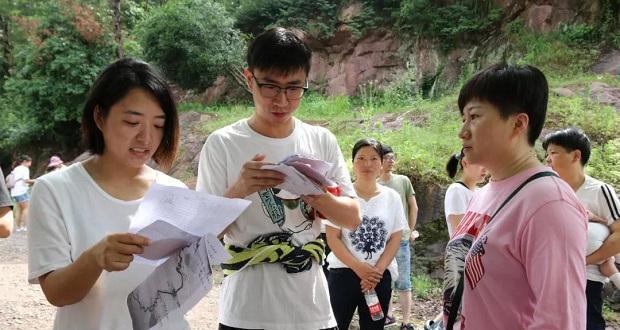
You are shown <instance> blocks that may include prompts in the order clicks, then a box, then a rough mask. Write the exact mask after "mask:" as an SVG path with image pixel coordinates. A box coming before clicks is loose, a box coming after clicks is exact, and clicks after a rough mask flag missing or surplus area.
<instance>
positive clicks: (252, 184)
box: [224, 154, 285, 198]
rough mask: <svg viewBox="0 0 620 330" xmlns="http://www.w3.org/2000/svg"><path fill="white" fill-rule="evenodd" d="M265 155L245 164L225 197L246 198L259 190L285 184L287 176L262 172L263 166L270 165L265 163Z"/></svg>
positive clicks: (255, 157) (267, 171)
mask: <svg viewBox="0 0 620 330" xmlns="http://www.w3.org/2000/svg"><path fill="white" fill-rule="evenodd" d="M263 160H265V155H261V154H258V155H256V156H254V158H252V160H250V161H248V162H247V163H245V164H243V167H242V168H241V173H240V175H239V179H237V182H235V183H234V184H233V185H232V186H231V187H230V188H228V190H227V191H226V192H225V193H224V197H229V198H245V197H247V196H248V195H251V194H253V193H255V192H257V191H259V190H263V189H267V188H273V187H275V186H277V185H279V184H281V183H282V182H284V178H285V175H284V174H282V173H280V172H277V171H273V170H262V169H261V167H263V165H267V164H270V163H267V162H263Z"/></svg>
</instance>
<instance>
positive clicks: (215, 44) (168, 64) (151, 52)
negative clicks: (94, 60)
mask: <svg viewBox="0 0 620 330" xmlns="http://www.w3.org/2000/svg"><path fill="white" fill-rule="evenodd" d="M138 29H139V42H140V44H141V45H142V49H143V52H144V56H145V58H146V59H147V60H148V61H151V62H153V63H155V64H157V65H158V66H159V67H160V68H161V69H162V71H163V72H164V73H165V74H166V75H167V77H168V78H170V79H171V80H172V81H174V82H175V83H177V84H179V85H180V86H181V87H183V88H186V89H195V90H201V89H204V88H206V87H209V86H210V85H212V84H213V82H214V81H215V79H216V78H217V76H219V75H222V74H225V73H227V72H228V71H229V70H230V68H232V67H235V66H240V65H242V63H243V60H242V58H243V41H242V38H241V33H240V32H239V31H238V30H237V29H236V28H235V27H234V26H233V19H232V18H231V17H229V16H228V14H227V12H226V10H225V9H224V7H223V6H222V5H220V4H218V3H215V2H213V1H210V0H178V1H170V2H168V3H166V4H165V5H163V6H161V7H158V8H155V9H153V10H152V11H151V13H150V14H149V15H148V17H147V18H145V20H144V21H142V22H141V23H140V24H139V27H138Z"/></svg>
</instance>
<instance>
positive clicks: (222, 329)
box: [218, 323, 338, 330]
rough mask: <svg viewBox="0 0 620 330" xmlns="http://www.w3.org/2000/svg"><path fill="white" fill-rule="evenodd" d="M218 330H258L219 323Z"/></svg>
mask: <svg viewBox="0 0 620 330" xmlns="http://www.w3.org/2000/svg"><path fill="white" fill-rule="evenodd" d="M218 330H259V329H241V328H233V327H229V326H227V325H223V324H221V323H220V326H219V328H218ZM323 330H338V328H329V329H323Z"/></svg>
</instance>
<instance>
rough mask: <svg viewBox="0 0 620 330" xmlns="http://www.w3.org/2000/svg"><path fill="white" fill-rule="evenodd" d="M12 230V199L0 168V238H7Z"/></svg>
mask: <svg viewBox="0 0 620 330" xmlns="http://www.w3.org/2000/svg"><path fill="white" fill-rule="evenodd" d="M11 232H13V201H11V195H10V194H9V190H8V189H7V188H6V184H5V182H4V174H3V173H2V169H0V238H7V237H9V236H10V235H11Z"/></svg>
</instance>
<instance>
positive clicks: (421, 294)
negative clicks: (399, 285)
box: [411, 274, 442, 300]
mask: <svg viewBox="0 0 620 330" xmlns="http://www.w3.org/2000/svg"><path fill="white" fill-rule="evenodd" d="M411 280H412V282H411V283H412V285H413V293H414V294H415V295H416V296H417V297H418V298H420V299H424V300H428V299H433V298H438V296H439V294H440V293H441V289H442V283H441V281H439V280H435V279H432V278H430V276H428V275H424V274H415V275H413V276H412V278H411Z"/></svg>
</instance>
